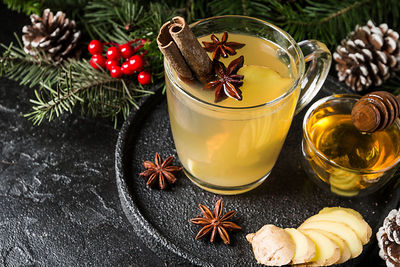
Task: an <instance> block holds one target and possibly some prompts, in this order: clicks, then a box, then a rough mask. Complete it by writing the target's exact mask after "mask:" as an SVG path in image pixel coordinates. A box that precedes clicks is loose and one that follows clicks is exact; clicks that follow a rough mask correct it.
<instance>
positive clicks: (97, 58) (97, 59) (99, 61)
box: [90, 54, 106, 70]
mask: <svg viewBox="0 0 400 267" xmlns="http://www.w3.org/2000/svg"><path fill="white" fill-rule="evenodd" d="M90 65H91V66H92V67H93V68H94V69H96V70H98V69H99V67H100V68H102V69H104V68H105V67H106V58H105V57H103V56H102V55H100V54H96V55H93V56H92V58H91V59H90Z"/></svg>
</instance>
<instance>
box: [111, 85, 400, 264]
mask: <svg viewBox="0 0 400 267" xmlns="http://www.w3.org/2000/svg"><path fill="white" fill-rule="evenodd" d="M344 92H348V91H346V89H345V88H342V87H341V85H340V84H339V83H337V82H336V81H335V79H334V78H332V77H328V79H327V81H326V83H325V85H324V86H323V88H322V90H321V92H320V93H319V94H318V95H317V97H316V99H318V98H321V97H323V96H326V95H330V94H333V93H344ZM304 113H305V110H303V112H301V113H300V114H298V115H297V116H296V117H295V118H294V121H293V123H292V127H291V129H290V131H289V134H288V136H287V138H286V141H285V144H284V146H283V149H282V152H281V154H280V156H279V159H278V161H277V163H276V165H275V167H274V168H273V170H272V173H271V175H270V176H269V177H268V179H267V180H266V181H265V182H264V183H263V184H262V185H261V186H259V187H258V188H256V189H254V190H253V191H250V192H248V193H245V194H242V195H235V196H220V195H215V194H212V193H209V192H206V191H204V190H202V189H200V188H198V187H197V186H195V185H194V184H192V182H190V180H189V179H187V178H186V177H184V175H183V174H181V175H180V176H178V177H179V179H178V181H177V182H176V183H175V184H174V185H173V186H171V187H170V188H169V189H168V190H166V191H162V190H159V189H150V188H148V187H147V186H146V183H145V180H144V179H143V178H141V177H139V175H138V174H139V173H140V172H141V171H143V166H142V162H143V161H144V160H153V159H154V155H155V153H156V152H159V153H160V154H161V156H162V157H163V159H165V157H167V156H169V155H174V156H176V151H175V147H174V142H173V139H172V135H171V130H170V126H169V118H168V110H167V103H166V99H165V97H164V96H163V95H162V94H161V93H160V92H158V93H156V94H155V95H152V96H150V97H148V98H147V99H146V100H145V101H144V102H143V103H142V104H141V108H140V109H139V110H138V111H134V112H132V114H130V116H129V118H128V119H127V120H126V121H125V123H124V125H123V126H122V129H121V131H120V134H119V138H118V142H117V147H116V152H115V153H116V154H115V167H116V179H117V186H118V192H119V196H120V200H121V204H122V208H123V210H124V212H125V214H126V216H127V218H128V220H129V221H130V222H131V223H132V227H134V229H135V231H136V233H137V234H138V235H139V236H140V237H141V239H142V240H143V242H144V243H145V244H146V245H147V246H148V247H149V248H150V249H152V250H153V251H154V252H155V253H156V254H157V255H158V256H159V257H160V258H161V259H163V260H164V261H165V262H166V263H170V264H172V265H179V264H184V265H187V264H189V263H190V264H194V265H200V266H222V265H225V266H226V265H229V266H232V265H236V266H249V265H257V264H256V261H255V259H254V257H253V253H252V249H251V245H250V244H249V243H248V242H247V241H246V238H245V236H246V234H247V233H251V232H255V231H257V230H258V229H259V228H260V227H262V226H263V225H264V224H275V225H277V226H280V227H298V226H299V225H300V224H301V223H302V222H303V221H304V220H305V219H306V218H308V217H309V216H311V215H313V214H315V213H317V212H318V211H319V210H320V209H322V208H323V207H326V206H342V207H349V208H353V209H355V210H357V211H359V212H360V213H361V214H362V215H363V216H364V218H365V219H366V221H367V222H368V223H369V224H370V225H371V227H372V229H373V231H374V232H373V236H372V238H371V241H370V243H369V244H367V245H366V246H364V251H363V253H362V254H361V255H360V256H359V257H358V258H356V259H353V260H351V261H348V262H346V263H345V264H343V265H344V266H357V265H358V266H360V264H361V266H371V265H369V264H371V262H376V264H379V265H384V262H383V261H382V260H380V259H379V256H378V252H377V242H376V238H375V233H376V231H377V229H378V228H379V226H380V225H381V224H382V221H383V219H384V217H385V216H386V215H387V213H388V212H389V211H390V210H391V209H392V208H396V207H397V204H398V202H399V190H394V189H393V188H397V184H395V181H394V180H395V179H393V180H392V182H391V184H390V185H388V186H387V187H386V188H384V189H383V190H381V191H379V192H377V193H375V194H373V195H370V196H367V197H363V198H341V197H338V196H335V195H333V194H331V193H329V192H326V191H324V190H323V189H320V188H319V187H318V186H317V185H315V184H314V183H313V182H312V181H311V179H309V178H308V177H307V176H306V174H305V172H304V171H303V169H302V167H301V164H300V156H301V150H300V144H301V136H302V130H301V123H302V120H303V117H304ZM175 163H177V164H180V162H179V160H178V159H177V160H176V161H175ZM219 198H222V199H223V201H224V211H223V212H227V211H229V210H236V211H237V214H236V215H235V216H234V217H233V219H232V221H234V222H236V223H237V224H239V225H240V226H242V230H241V231H238V232H233V233H232V234H231V235H230V236H231V245H230V246H226V245H224V244H223V242H222V241H221V240H220V239H219V237H218V239H217V241H216V242H215V243H214V244H211V243H209V239H207V238H203V239H201V240H197V241H196V240H194V237H195V236H196V234H197V232H198V231H199V230H200V229H201V227H200V226H198V225H193V224H191V223H190V222H189V219H190V218H193V217H195V216H197V215H199V214H200V210H199V208H198V204H199V203H202V204H204V205H206V206H208V207H210V208H211V209H213V207H214V204H215V202H216V201H217V200H218V199H219ZM127 238H128V237H127ZM138 257H140V255H138ZM376 264H374V266H377V265H376Z"/></svg>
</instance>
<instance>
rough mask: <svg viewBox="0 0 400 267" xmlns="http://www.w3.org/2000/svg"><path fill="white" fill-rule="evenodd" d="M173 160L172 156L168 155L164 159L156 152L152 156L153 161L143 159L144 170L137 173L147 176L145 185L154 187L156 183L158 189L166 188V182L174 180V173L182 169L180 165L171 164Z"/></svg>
mask: <svg viewBox="0 0 400 267" xmlns="http://www.w3.org/2000/svg"><path fill="white" fill-rule="evenodd" d="M173 161H174V156H169V157H168V158H166V159H165V160H164V161H162V158H161V156H160V154H158V152H156V156H155V158H154V163H153V162H151V161H147V160H146V161H144V162H143V166H144V167H145V168H146V170H145V171H143V172H141V173H140V174H139V175H140V176H142V177H144V178H147V185H148V186H149V187H154V186H155V185H156V184H157V180H158V185H159V187H160V189H162V190H164V189H165V188H167V184H168V183H170V184H173V183H175V181H176V177H175V175H174V173H176V172H179V171H181V170H182V167H178V166H172V165H171V164H172V162H173Z"/></svg>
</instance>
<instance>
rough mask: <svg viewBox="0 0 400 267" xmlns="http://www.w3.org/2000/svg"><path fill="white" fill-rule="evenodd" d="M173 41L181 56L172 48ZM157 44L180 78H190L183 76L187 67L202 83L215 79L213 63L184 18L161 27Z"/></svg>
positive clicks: (175, 19) (177, 18) (175, 18)
mask: <svg viewBox="0 0 400 267" xmlns="http://www.w3.org/2000/svg"><path fill="white" fill-rule="evenodd" d="M167 29H168V34H169V36H168V34H167ZM170 38H171V39H170ZM171 40H173V43H174V44H175V46H176V48H177V49H178V51H179V52H180V55H179V54H178V53H177V51H176V50H175V49H174V48H171V47H174V44H171ZM165 41H167V42H168V44H167V45H162V44H165ZM157 42H158V44H159V47H160V50H161V52H162V53H163V54H164V56H165V57H166V58H167V60H169V62H170V63H171V65H172V67H173V68H174V69H175V71H176V72H177V73H178V74H179V75H180V76H182V77H184V78H188V77H187V76H184V75H182V73H183V72H185V75H187V73H186V71H187V70H186V66H187V67H188V68H189V70H191V73H193V74H194V76H195V77H196V78H197V79H198V80H199V81H200V82H202V83H207V82H208V81H209V80H210V79H211V78H212V77H213V67H212V62H211V60H210V58H209V57H208V55H207V52H206V51H205V50H204V49H203V47H202V46H201V45H200V43H199V41H198V40H197V38H196V36H194V34H193V32H192V31H191V30H190V28H189V26H188V25H187V23H186V21H185V19H184V18H182V17H174V18H173V19H172V23H171V22H167V23H166V24H164V25H163V27H161V30H160V34H159V36H158V38H157ZM160 44H161V45H162V46H160ZM182 59H183V60H184V61H185V64H183V63H182ZM181 72H182V73H181Z"/></svg>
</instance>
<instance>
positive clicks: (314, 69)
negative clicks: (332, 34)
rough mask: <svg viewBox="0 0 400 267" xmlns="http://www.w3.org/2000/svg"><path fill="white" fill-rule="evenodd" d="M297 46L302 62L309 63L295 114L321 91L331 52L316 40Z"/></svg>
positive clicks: (306, 41) (330, 61) (305, 41)
mask: <svg viewBox="0 0 400 267" xmlns="http://www.w3.org/2000/svg"><path fill="white" fill-rule="evenodd" d="M298 45H299V47H300V49H301V51H302V52H303V55H304V61H305V62H309V66H308V69H307V70H306V73H305V74H304V77H303V80H302V82H301V85H300V87H301V91H300V97H299V101H298V102H297V106H296V111H295V114H298V113H299V112H300V111H301V110H302V109H303V108H304V107H305V106H307V104H308V103H310V101H311V100H312V99H313V98H314V96H315V95H316V94H317V93H318V91H319V89H321V86H322V84H323V83H324V82H325V79H326V76H328V72H329V69H330V67H331V63H332V55H331V52H330V51H329V49H328V48H327V47H326V45H325V44H323V43H321V42H319V41H317V40H304V41H301V42H299V43H298Z"/></svg>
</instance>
